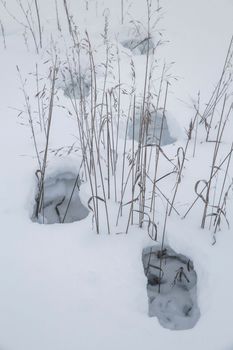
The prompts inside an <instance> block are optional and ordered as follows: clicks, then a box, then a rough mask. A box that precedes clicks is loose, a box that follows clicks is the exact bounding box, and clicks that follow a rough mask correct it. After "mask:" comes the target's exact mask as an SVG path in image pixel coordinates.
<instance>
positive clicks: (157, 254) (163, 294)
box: [142, 246, 200, 330]
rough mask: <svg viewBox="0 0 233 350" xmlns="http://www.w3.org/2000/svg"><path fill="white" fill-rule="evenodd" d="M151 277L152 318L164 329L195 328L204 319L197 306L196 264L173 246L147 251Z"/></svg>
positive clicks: (147, 269)
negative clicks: (156, 319)
mask: <svg viewBox="0 0 233 350" xmlns="http://www.w3.org/2000/svg"><path fill="white" fill-rule="evenodd" d="M142 261H143V267H144V272H145V275H146V277H147V280H148V282H147V295H148V302H149V316H150V317H154V316H156V317H157V318H158V320H159V322H160V324H161V325H162V326H163V327H164V328H168V329H171V330H184V329H191V328H193V327H194V326H195V324H196V323H197V321H198V319H199V317H200V311H199V308H198V304H197V290H196V285H197V274H196V272H195V270H194V266H193V263H192V261H191V260H190V259H189V258H187V257H186V256H184V255H181V254H176V253H175V252H174V251H173V250H172V249H171V248H170V247H165V248H164V249H163V250H161V247H159V246H153V247H148V248H145V249H144V250H143V252H142Z"/></svg>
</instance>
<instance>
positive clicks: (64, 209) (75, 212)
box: [32, 172, 89, 224]
mask: <svg viewBox="0 0 233 350" xmlns="http://www.w3.org/2000/svg"><path fill="white" fill-rule="evenodd" d="M79 186H80V181H77V179H76V177H75V175H74V174H72V173H69V172H67V173H60V174H57V175H56V176H54V177H51V176H50V177H48V178H46V180H45V182H44V200H43V208H42V210H41V212H40V213H39V215H38V217H36V215H35V213H34V215H33V217H32V220H33V221H37V222H39V223H44V224H55V223H70V222H74V221H79V220H82V219H84V218H85V217H87V215H88V214H89V210H88V209H87V208H86V207H85V206H84V205H83V204H82V202H81V200H80V197H79ZM34 211H35V212H36V205H35V210H34Z"/></svg>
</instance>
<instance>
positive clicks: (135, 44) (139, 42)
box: [121, 36, 155, 55]
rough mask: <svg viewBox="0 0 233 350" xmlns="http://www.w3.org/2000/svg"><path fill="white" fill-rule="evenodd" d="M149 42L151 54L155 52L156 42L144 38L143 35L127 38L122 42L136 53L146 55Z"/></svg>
mask: <svg viewBox="0 0 233 350" xmlns="http://www.w3.org/2000/svg"><path fill="white" fill-rule="evenodd" d="M148 42H149V54H152V53H153V50H154V49H155V44H154V42H153V40H152V39H151V38H150V39H147V37H145V38H143V37H141V36H139V37H137V38H130V39H125V40H123V41H122V42H121V45H122V46H123V47H125V48H126V49H129V50H130V51H131V52H132V53H133V54H134V55H146V54H147V50H148Z"/></svg>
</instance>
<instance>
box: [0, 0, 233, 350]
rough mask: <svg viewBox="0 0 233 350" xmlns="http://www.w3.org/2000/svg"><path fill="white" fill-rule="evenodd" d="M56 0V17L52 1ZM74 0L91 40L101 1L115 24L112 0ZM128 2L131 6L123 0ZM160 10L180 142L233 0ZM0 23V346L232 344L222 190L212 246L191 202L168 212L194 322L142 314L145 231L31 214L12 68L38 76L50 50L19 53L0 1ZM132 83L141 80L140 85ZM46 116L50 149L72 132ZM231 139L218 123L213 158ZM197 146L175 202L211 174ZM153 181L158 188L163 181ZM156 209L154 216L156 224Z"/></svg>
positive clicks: (29, 169)
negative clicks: (172, 325)
mask: <svg viewBox="0 0 233 350" xmlns="http://www.w3.org/2000/svg"><path fill="white" fill-rule="evenodd" d="M58 3H59V6H60V7H59V8H60V11H61V12H60V13H62V1H58ZM80 3H81V1H75V0H70V1H69V4H70V6H71V7H72V9H73V13H74V17H77V18H78V19H79V20H80V22H79V23H80V27H82V28H87V29H88V30H89V31H90V33H92V35H93V37H94V36H95V35H96V37H97V36H98V35H97V34H96V33H99V32H101V31H103V22H104V21H103V17H102V11H103V9H104V8H106V7H108V8H109V11H110V14H112V15H110V22H111V30H112V33H114V32H116V30H117V28H118V27H119V20H120V1H119V0H117V1H116V0H109V1H101V0H99V1H94V0H92V1H91V0H90V1H89V2H88V3H89V8H90V10H89V12H87V11H86V10H85V2H84V1H83V2H82V4H80ZM7 5H9V8H10V9H11V11H12V12H13V13H14V14H15V15H16V16H20V11H19V10H18V7H17V1H15V0H7ZM126 5H127V6H129V1H128V2H127V1H126ZM0 6H1V4H0ZM39 6H40V11H41V17H42V18H43V26H44V28H47V29H45V31H46V34H47V37H48V38H49V39H48V40H47V42H46V43H45V46H46V45H47V47H49V40H50V35H49V31H51V32H53V30H54V28H55V27H56V16H55V11H54V1H52V0H50V1H44V0H40V1H39ZM161 6H162V7H163V12H164V19H163V20H162V22H161V24H160V25H161V28H163V29H164V31H165V33H164V35H165V38H166V39H168V40H169V41H170V43H168V44H167V45H166V46H165V47H164V48H162V50H161V59H162V60H163V58H164V57H166V60H168V61H173V60H174V61H175V62H176V64H175V65H174V67H173V68H172V69H173V72H174V74H175V75H177V76H179V77H181V79H180V80H179V81H178V82H177V83H175V84H174V85H173V86H172V91H171V92H170V95H169V99H168V110H169V114H171V115H172V117H173V118H174V122H173V121H172V117H171V121H170V126H172V124H173V123H174V125H176V127H175V128H176V130H177V131H176V135H175V136H179V141H178V145H179V142H180V145H183V144H184V142H185V133H184V127H187V125H188V123H189V120H190V115H192V116H193V114H194V112H193V110H191V108H190V106H191V105H192V99H195V98H196V95H197V92H198V90H199V89H200V90H201V92H202V95H201V99H202V102H206V101H207V100H208V98H209V97H210V94H211V91H212V90H213V88H214V86H215V84H216V82H217V80H218V79H219V76H220V74H221V69H222V66H223V62H224V58H225V54H226V51H227V48H228V44H229V40H230V38H231V35H232V30H233V26H232V13H233V3H232V1H231V0H221V1H220V0H218V1H217V0H211V1H209V0H196V1H193V0H190V1H185V0H180V1H178V0H173V1H168V0H163V1H161ZM128 11H129V12H130V11H131V12H130V13H131V14H132V16H135V18H140V20H143V16H146V10H145V2H144V1H143V0H135V3H134V6H131V7H129V10H128ZM144 12H145V14H144ZM96 15H97V17H96ZM137 16H139V17H137ZM63 17H64V18H63ZM63 17H62V16H61V18H60V20H61V23H62V25H64V27H66V30H67V23H66V19H65V16H64V13H63ZM0 19H1V21H2V23H3V24H4V28H5V34H6V45H7V49H4V47H3V43H2V42H1V39H2V38H1V36H0V57H1V58H0V100H1V103H0V118H1V127H0V159H1V172H0V180H1V184H0V201H1V205H0V219H1V220H0V224H1V226H0V349H1V350H77V349H80V350H119V349H121V350H130V349H132V350H139V349H140V350H141V349H152V348H162V349H165V350H169V349H179V350H187V349H189V350H197V349H200V350H232V349H233V297H232V290H233V273H232V271H231V268H232V267H233V253H232V249H233V232H232V227H233V218H232V210H233V205H232V204H233V201H232V191H231V194H230V200H229V208H228V212H229V213H230V214H229V215H228V220H229V222H230V229H229V230H228V228H227V227H226V226H224V225H223V228H222V231H221V232H219V233H218V234H217V243H216V244H215V245H214V246H212V244H211V243H212V236H211V232H210V231H209V230H207V229H206V230H201V229H200V221H201V213H202V206H201V205H200V206H196V207H194V209H193V211H192V212H191V214H190V215H189V216H188V217H187V218H186V219H185V220H181V219H180V218H179V217H176V216H172V217H171V218H170V219H169V220H168V224H167V235H166V237H167V238H166V241H167V243H168V244H169V245H170V246H171V247H172V249H174V250H175V251H176V252H177V253H181V254H184V255H186V256H189V257H190V259H191V260H192V261H193V263H194V267H195V270H196V272H197V276H198V283H197V292H198V303H199V308H200V313H201V316H200V320H199V321H198V323H197V324H196V326H195V327H194V328H193V329H190V330H185V331H170V330H167V329H164V328H163V327H162V326H161V325H160V324H159V322H158V320H157V319H156V318H150V317H148V299H147V290H146V283H147V281H146V277H145V275H144V271H143V264H142V260H141V255H142V250H143V248H145V247H147V246H149V245H152V244H153V242H152V241H151V240H150V238H149V237H148V235H147V232H146V230H142V229H139V228H138V227H137V226H133V227H131V228H130V231H129V233H128V235H125V234H116V233H119V231H121V229H122V227H124V224H125V222H126V221H125V220H124V218H123V220H122V222H121V226H120V228H119V227H115V226H114V224H113V223H112V227H113V230H112V233H111V235H107V234H106V232H103V233H102V234H100V235H97V234H96V233H95V231H94V230H93V229H92V226H93V225H92V217H91V215H89V216H88V217H87V218H85V219H84V220H82V221H79V222H74V223H72V224H64V225H60V224H54V225H40V224H37V223H33V222H32V221H31V219H30V217H31V214H32V209H33V204H34V196H35V193H36V183H35V171H36V166H37V165H36V159H35V154H34V150H33V142H32V139H31V134H30V128H29V127H28V126H25V125H22V124H24V120H23V117H22V115H20V116H18V114H19V113H20V110H21V109H23V106H24V99H23V95H22V92H21V90H20V88H21V86H20V82H19V76H18V72H17V69H16V65H17V66H18V67H19V68H20V71H21V74H22V76H23V77H26V76H27V74H28V73H30V72H33V71H34V70H35V64H36V63H39V64H41V67H40V69H41V72H42V71H43V69H44V72H43V73H45V74H46V73H47V70H46V63H45V64H42V62H45V61H46V59H47V57H48V56H47V54H46V50H45V49H44V50H42V52H41V53H40V54H39V55H36V54H35V52H34V48H33V44H32V43H31V42H30V49H29V51H28V50H27V49H26V47H25V44H24V40H23V37H22V28H21V25H20V24H19V23H16V22H15V21H14V20H12V19H11V18H10V17H9V16H8V15H7V14H6V13H5V11H4V9H3V7H0ZM46 26H47V27H46ZM44 37H46V35H45V36H44ZM113 37H114V34H113ZM58 45H61V43H60V42H59V43H58ZM60 49H61V50H62V46H61V47H60ZM64 51H65V50H64ZM100 51H101V50H100ZM63 54H64V56H65V53H64V52H63ZM99 59H100V60H101V52H100V54H99ZM128 60H129V59H128V58H127V55H125V61H124V63H125V65H123V68H122V70H123V75H124V70H125V71H126V74H125V76H126V77H127V74H128V73H127V67H128ZM135 65H136V66H137V67H139V70H140V69H141V70H142V71H143V69H144V58H143V57H140V56H137V57H136V58H135ZM43 67H44V68H43ZM139 76H140V72H139ZM142 76H143V73H142ZM27 77H28V76H27ZM28 79H29V80H28V82H27V88H28V89H29V91H31V92H32V95H33V94H34V91H35V81H34V80H33V79H32V80H30V76H29V77H28ZM140 81H141V80H140V78H139V82H138V85H140ZM59 94H60V95H59V96H60V98H61V103H62V102H64V96H63V94H62V92H59ZM181 100H182V101H181ZM53 123H54V128H53V129H52V135H51V145H52V146H53V147H54V148H56V147H59V146H61V143H60V142H61V138H62V145H63V146H69V145H71V144H72V142H74V134H75V129H74V121H73V120H72V118H66V117H65V118H64V117H63V113H62V111H61V110H58V111H57V114H56V117H55V119H54V120H53ZM168 124H169V120H168ZM231 135H232V128H231V129H230V128H228V130H227V133H226V139H225V143H224V145H223V155H225V154H226V153H227V152H228V151H229V143H228V139H229V138H230V136H231ZM38 142H39V143H40V142H41V143H42V141H41V140H39V141H38ZM52 146H51V147H52ZM165 150H166V152H167V153H168V154H170V155H171V156H172V157H174V155H175V152H176V149H175V146H174V145H169V146H166V147H165ZM197 152H198V157H196V158H195V159H191V160H190V162H189V163H190V164H189V166H187V168H186V169H185V172H186V173H185V177H184V179H183V183H184V184H183V188H182V190H181V192H180V193H179V198H178V199H177V202H178V208H179V209H180V210H182V205H183V204H186V203H187V202H188V203H191V202H192V199H193V198H195V193H194V190H193V188H194V184H195V182H196V181H197V180H199V179H202V178H205V177H207V174H209V165H210V162H211V157H212V152H213V146H212V145H211V144H202V143H201V142H200V140H198V144H197ZM72 157H73V156H72V155H71V156H69V157H66V156H62V157H61V158H60V159H59V161H57V160H56V159H51V161H50V163H49V169H50V171H51V173H52V172H53V171H57V170H56V169H57V168H58V167H60V169H61V168H62V170H64V171H67V170H69V169H70V167H71V164H73V161H74V162H76V165H77V164H79V163H80V159H79V160H78V161H77V158H78V157H74V159H75V160H74V159H73V158H72ZM67 158H68V159H67ZM58 163H59V165H58ZM162 164H163V161H162ZM164 168H166V163H165V161H164ZM232 170H233V169H232V168H231V172H230V175H232ZM165 171H166V170H165ZM163 186H164V188H166V183H165V185H163ZM169 186H170V187H171V186H172V185H171V184H170V185H169ZM190 188H191V190H192V191H191V190H190ZM88 191H89V189H88V186H85V184H83V185H82V187H81V193H80V196H81V200H82V202H83V203H84V204H86V205H87V202H88V198H89V192H88ZM182 203H183V204H182ZM179 205H180V206H179ZM162 209H163V211H162ZM162 209H161V211H160V212H159V213H158V216H159V217H160V218H161V220H162V219H163V216H164V208H162ZM117 210H118V206H116V204H115V203H114V202H113V203H111V208H110V211H111V213H116V212H117ZM184 211H185V210H184ZM113 216H114V215H112V216H111V217H113ZM126 220H127V218H126Z"/></svg>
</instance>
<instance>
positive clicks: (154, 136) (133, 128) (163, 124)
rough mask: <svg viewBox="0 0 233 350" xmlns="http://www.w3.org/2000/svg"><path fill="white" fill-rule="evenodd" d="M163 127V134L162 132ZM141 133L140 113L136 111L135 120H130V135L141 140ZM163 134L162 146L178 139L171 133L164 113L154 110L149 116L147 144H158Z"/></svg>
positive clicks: (131, 137)
mask: <svg viewBox="0 0 233 350" xmlns="http://www.w3.org/2000/svg"><path fill="white" fill-rule="evenodd" d="M161 128H163V129H162V134H161ZM139 134H140V113H136V116H135V121H134V123H133V121H132V120H131V121H130V125H129V131H128V136H129V138H130V139H131V140H132V139H133V138H134V139H135V140H136V141H139ZM160 134H161V143H160V145H161V146H165V145H170V144H172V143H174V142H175V141H176V139H175V138H174V137H173V136H172V135H171V134H170V131H169V128H168V123H167V118H166V116H165V117H164V118H163V115H162V114H161V113H159V112H152V113H151V114H150V117H149V126H148V133H147V144H158V143H159V139H160Z"/></svg>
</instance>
